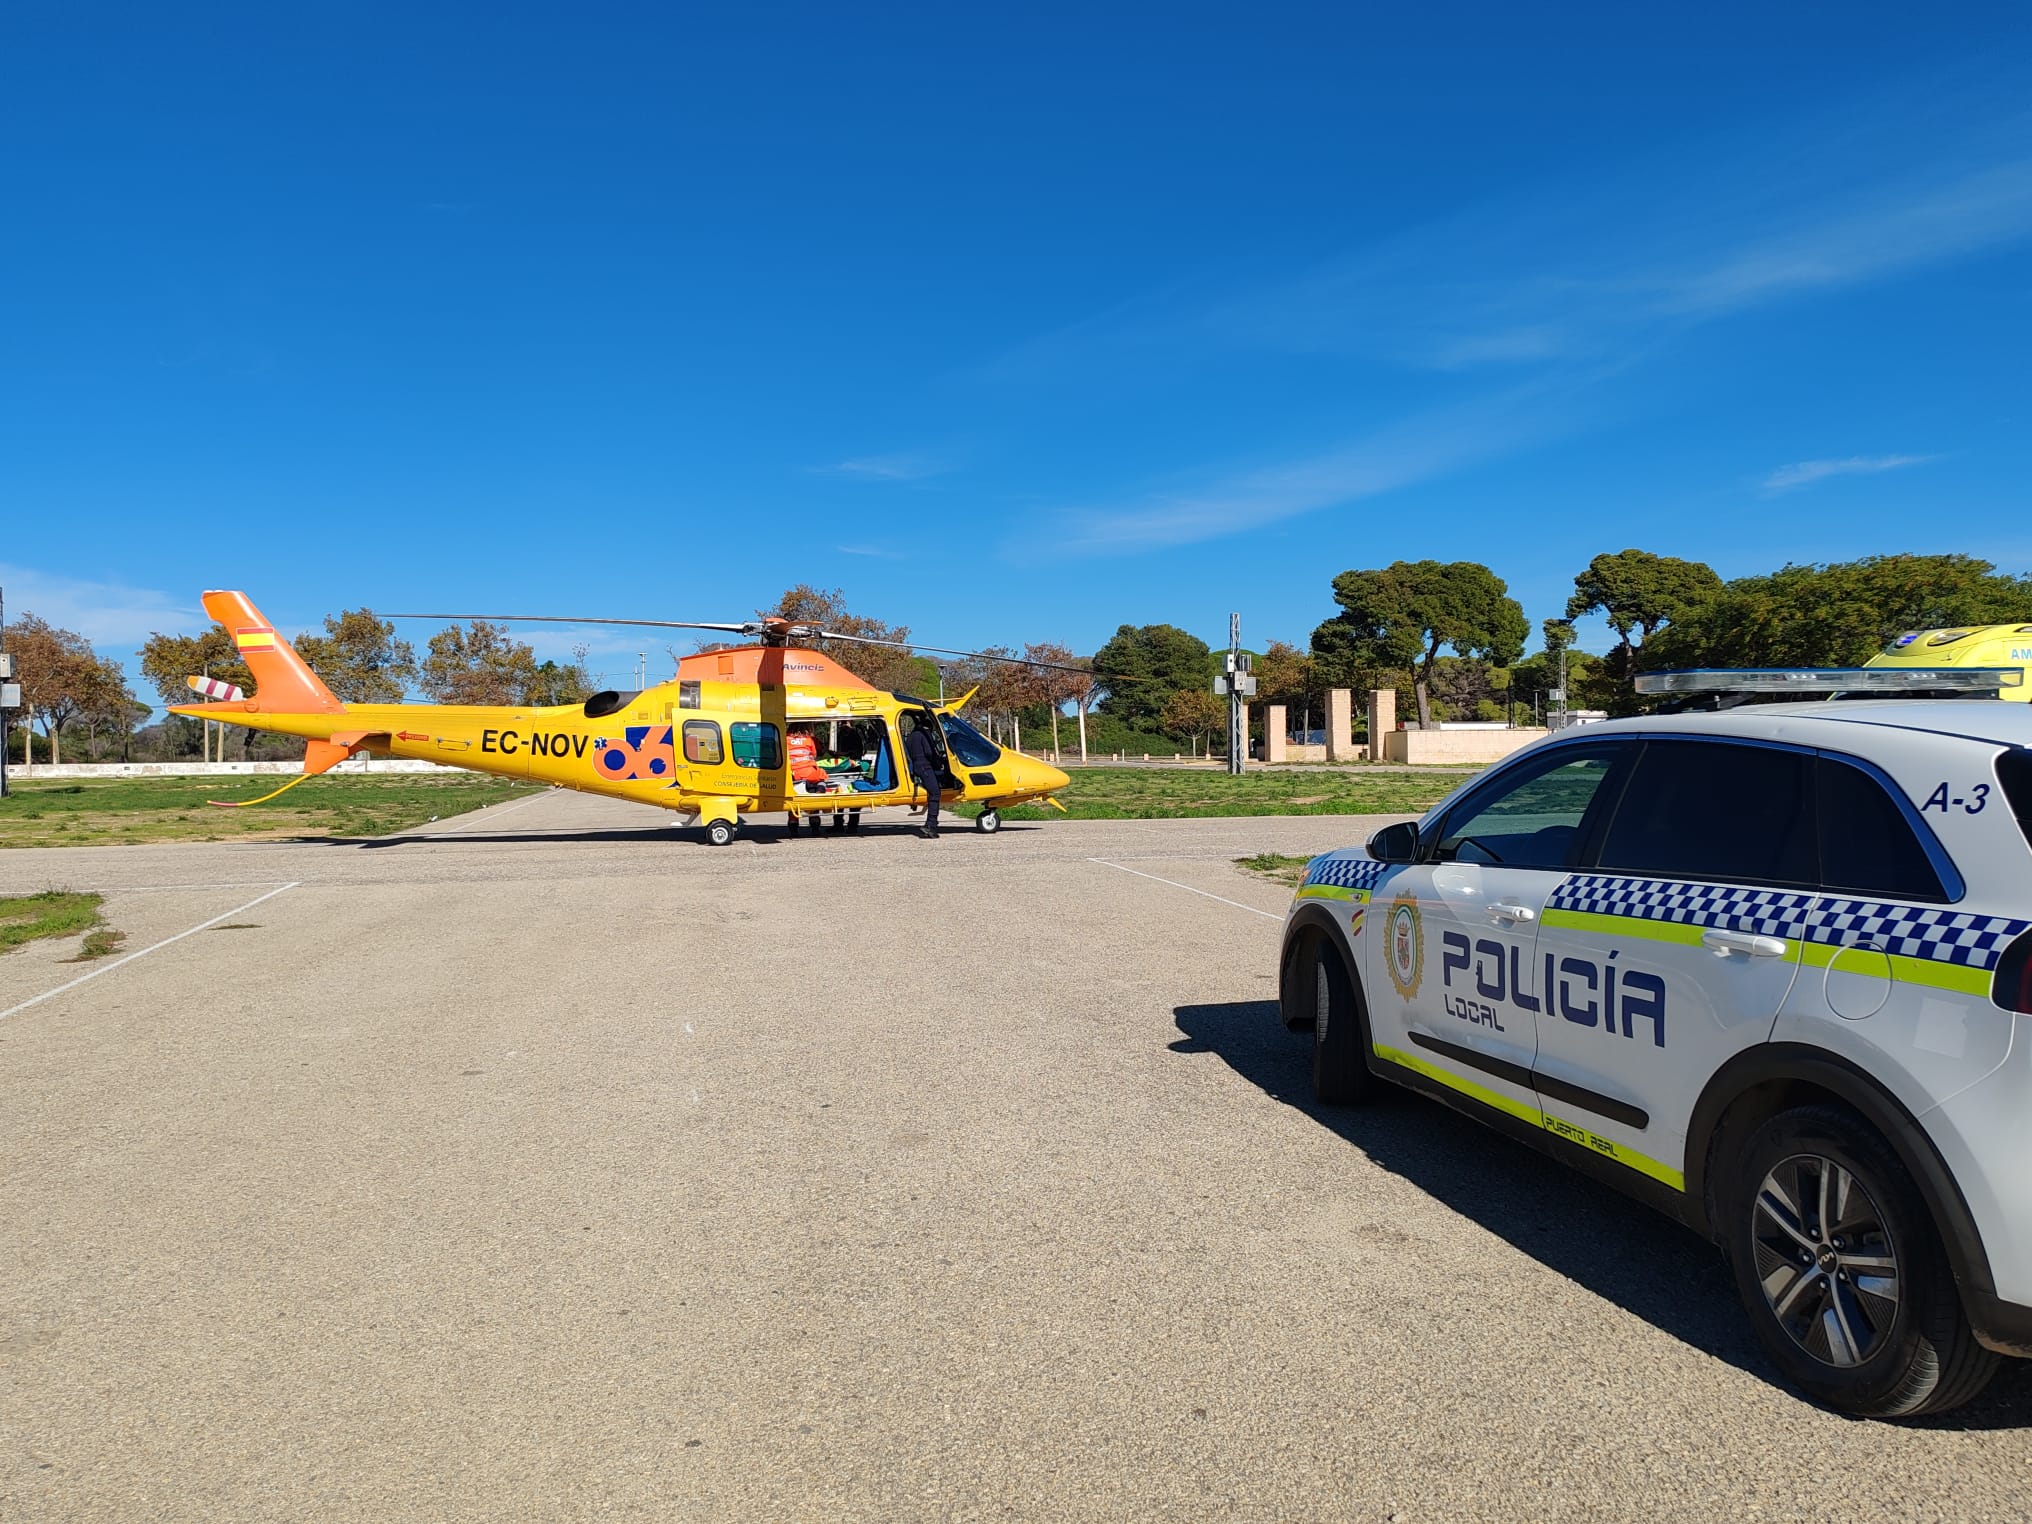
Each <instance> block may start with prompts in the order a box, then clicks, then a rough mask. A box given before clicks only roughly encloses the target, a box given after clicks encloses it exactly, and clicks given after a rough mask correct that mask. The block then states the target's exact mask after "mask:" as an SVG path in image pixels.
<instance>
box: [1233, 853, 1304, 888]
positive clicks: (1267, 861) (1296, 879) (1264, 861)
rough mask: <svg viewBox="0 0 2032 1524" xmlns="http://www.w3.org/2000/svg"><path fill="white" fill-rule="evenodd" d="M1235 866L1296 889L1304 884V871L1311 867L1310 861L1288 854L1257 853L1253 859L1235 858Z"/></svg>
mask: <svg viewBox="0 0 2032 1524" xmlns="http://www.w3.org/2000/svg"><path fill="white" fill-rule="evenodd" d="M1235 866H1236V867H1238V868H1242V869H1245V870H1247V871H1248V872H1250V873H1260V874H1262V875H1263V877H1265V878H1267V879H1269V880H1270V881H1271V882H1273V883H1278V884H1289V885H1290V886H1291V887H1292V888H1294V889H1296V888H1297V887H1298V886H1299V885H1300V884H1302V883H1304V882H1305V870H1306V869H1307V868H1309V867H1311V866H1312V859H1311V858H1309V857H1293V856H1291V855H1290V854H1289V853H1288V852H1258V853H1257V854H1256V855H1255V856H1254V857H1238V858H1236V859H1235Z"/></svg>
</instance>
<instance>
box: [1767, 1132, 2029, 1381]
mask: <svg viewBox="0 0 2032 1524" xmlns="http://www.w3.org/2000/svg"><path fill="white" fill-rule="evenodd" d="M1733 1185H1734V1189H1733V1191H1732V1193H1731V1205H1730V1208H1729V1224H1728V1227H1729V1234H1728V1248H1729V1260H1730V1263H1731V1265H1732V1267H1733V1268H1734V1271H1735V1277H1736V1288H1737V1291H1738V1292H1739V1293H1740V1295H1741V1296H1742V1299H1743V1304H1744V1306H1745V1307H1746V1308H1747V1309H1748V1310H1749V1314H1750V1321H1751V1323H1752V1324H1753V1325H1754V1326H1755V1328H1756V1330H1757V1337H1758V1339H1759V1340H1760V1341H1761V1342H1762V1343H1763V1345H1764V1348H1765V1350H1766V1352H1767V1353H1768V1354H1769V1355H1770V1356H1771V1358H1772V1360H1773V1361H1774V1362H1776V1364H1777V1365H1778V1367H1779V1368H1780V1369H1781V1370H1782V1371H1784V1373H1785V1375H1786V1376H1787V1377H1789V1378H1790V1379H1791V1381H1792V1382H1793V1383H1794V1384H1795V1385H1796V1386H1798V1387H1799V1388H1800V1389H1801V1390H1803V1391H1804V1392H1806V1393H1807V1394H1808V1395H1809V1396H1811V1397H1813V1398H1814V1399H1815V1400H1817V1401H1819V1402H1823V1403H1825V1404H1827V1406H1829V1407H1831V1408H1836V1409H1839V1410H1840V1411H1842V1412H1845V1413H1854V1414H1856V1415H1858V1416H1860V1417H1868V1418H1910V1417H1916V1416H1917V1415H1919V1414H1922V1413H1938V1412H1944V1411H1946V1410H1947V1409H1949V1408H1954V1407H1959V1406H1960V1405H1961V1404H1962V1403H1965V1402H1967V1401H1968V1400H1969V1399H1971V1398H1972V1397H1974V1396H1975V1395H1976V1394H1977V1393H1979V1392H1980V1391H1982V1389H1983V1387H1984V1386H1985V1385H1987V1384H1988V1382H1989V1379H1990V1377H1991V1376H1993V1375H1994V1374H1995V1373H1996V1370H1997V1365H1998V1357H1997V1356H1996V1355H1994V1354H1992V1353H1991V1352H1990V1351H1989V1350H1986V1349H1984V1348H1983V1347H1982V1346H1981V1345H1980V1344H1978V1343H1977V1342H1976V1340H1975V1335H1974V1333H1973V1332H1972V1331H1971V1330H1970V1328H1969V1325H1968V1320H1967V1318H1966V1317H1965V1316H1964V1315H1963V1313H1962V1308H1961V1298H1960V1297H1959V1295H1957V1293H1956V1291H1955V1287H1954V1274H1953V1272H1952V1270H1951V1269H1950V1268H1949V1266H1948V1262H1947V1253H1946V1250H1945V1249H1944V1248H1943V1247H1942V1245H1941V1242H1940V1235H1939V1233H1938V1232H1937V1230H1936V1229H1935V1228H1934V1225H1933V1219H1932V1216H1931V1214H1930V1213H1929V1212H1928V1211H1927V1209H1926V1203H1925V1202H1924V1200H1923V1199H1922V1198H1921V1197H1920V1194H1919V1190H1918V1187H1917V1186H1915V1185H1914V1184H1913V1182H1912V1177H1911V1176H1910V1175H1909V1174H1908V1173H1907V1172H1906V1170H1905V1167H1904V1165H1903V1164H1901V1163H1900V1162H1899V1160H1898V1156H1897V1154H1896V1153H1895V1152H1893V1151H1892V1149H1891V1146H1890V1144H1888V1143H1887V1142H1885V1141H1884V1139H1883V1138H1882V1137H1881V1136H1880V1135H1879V1134H1878V1133H1877V1132H1876V1130H1875V1129H1874V1128H1872V1127H1871V1126H1870V1125H1869V1124H1868V1123H1866V1122H1865V1121H1863V1119H1862V1118H1861V1117H1860V1116H1857V1115H1856V1114H1855V1113H1854V1112H1851V1111H1849V1110H1847V1109H1846V1108H1844V1107H1839V1106H1803V1107H1800V1108H1798V1109H1797V1110H1793V1111H1786V1112H1781V1113H1780V1114H1779V1115H1777V1116H1775V1117H1772V1118H1771V1119H1770V1120H1769V1121H1767V1122H1766V1123H1765V1124H1764V1125H1763V1126H1762V1127H1760V1128H1758V1129H1757V1131H1756V1132H1755V1133H1754V1134H1753V1135H1752V1136H1751V1138H1750V1141H1749V1143H1748V1144H1747V1145H1746V1146H1745V1147H1744V1149H1743V1152H1742V1156H1741V1158H1740V1159H1739V1160H1738V1162H1737V1165H1736V1169H1735V1173H1734V1180H1733Z"/></svg>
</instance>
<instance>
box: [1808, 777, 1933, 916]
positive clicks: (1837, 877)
mask: <svg viewBox="0 0 2032 1524" xmlns="http://www.w3.org/2000/svg"><path fill="white" fill-rule="evenodd" d="M1819 785H1820V809H1819V814H1820V881H1821V883H1822V884H1824V885H1825V886H1826V887H1828V888H1829V889H1847V890H1851V891H1853V892H1855V893H1858V894H1883V895H1889V896H1891V897H1892V898H1894V899H1901V900H1944V899H1946V898H1948V895H1947V891H1946V890H1945V888H1944V887H1943V886H1942V885H1941V882H1940V872H1939V870H1938V869H1936V868H1935V867H1934V865H1933V859H1932V858H1931V857H1929V856H1928V855H1927V851H1926V848H1925V846H1924V845H1923V844H1922V843H1921V842H1920V840H1919V833H1918V832H1917V831H1915V830H1914V829H1913V828H1912V822H1911V820H1910V819H1909V818H1908V817H1907V816H1906V814H1905V812H1904V811H1903V810H1902V809H1900V808H1899V807H1898V803H1897V801H1896V800H1894V799H1893V798H1892V797H1891V795H1890V793H1889V792H1888V791H1887V790H1886V789H1885V787H1884V785H1883V784H1881V783H1879V782H1878V781H1877V780H1876V779H1875V778H1874V777H1872V776H1871V775H1870V774H1869V773H1868V772H1866V771H1864V770H1863V769H1862V768H1860V767H1857V766H1856V765H1855V764H1854V763H1852V762H1844V761H1842V760H1841V759H1839V758H1837V757H1826V756H1824V757H1822V758H1821V759H1820V778H1819Z"/></svg>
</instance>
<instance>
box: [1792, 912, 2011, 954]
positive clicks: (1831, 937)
mask: <svg viewBox="0 0 2032 1524" xmlns="http://www.w3.org/2000/svg"><path fill="white" fill-rule="evenodd" d="M2028 926H2032V921H2014V920H2011V919H2010V918H2008V917H2006V916H2000V915H1964V914H1962V913H1961V912H1960V911H1955V910H1931V909H1927V908H1926V907H1924V906H1921V905H1886V904H1883V903H1881V902H1880V901H1876V900H1837V899H1827V900H1823V901H1822V902H1821V911H1820V916H1819V918H1818V919H1817V920H1816V921H1815V923H1814V926H1813V931H1812V938H1813V940H1814V941H1816V942H1834V943H1837V944H1839V945H1841V946H1845V947H1852V946H1854V945H1856V944H1857V943H1860V942H1874V943H1876V944H1877V946H1878V947H1880V948H1882V949H1883V950H1884V951H1885V952H1887V953H1889V954H1891V956H1893V957H1896V958H1924V959H1926V960H1927V961H1928V962H1930V963H1957V964H1960V965H1961V966H1962V967H1964V968H1979V969H1991V968H1995V967H1996V966H1997V959H1998V958H2000V957H2001V956H2003V952H2004V949H2005V948H2006V947H2007V946H2009V945H2010V943H2011V941H2012V939H2014V938H2015V937H2016V936H2017V935H2018V934H2019V933H2020V932H2022V931H2024V930H2025V929H2026V928H2027V927H2028Z"/></svg>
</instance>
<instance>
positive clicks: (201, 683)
mask: <svg viewBox="0 0 2032 1524" xmlns="http://www.w3.org/2000/svg"><path fill="white" fill-rule="evenodd" d="M184 682H186V683H187V684H189V685H190V690H191V692H193V693H201V694H203V695H204V696H205V697H206V698H208V699H221V700H223V701H225V702H226V703H228V704H237V703H240V702H241V701H242V700H243V699H245V698H246V697H247V695H246V694H245V693H243V692H241V691H240V689H238V688H236V687H234V686H233V685H232V684H231V683H222V682H220V681H219V680H218V679H217V678H216V677H187V678H185V679H184Z"/></svg>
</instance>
